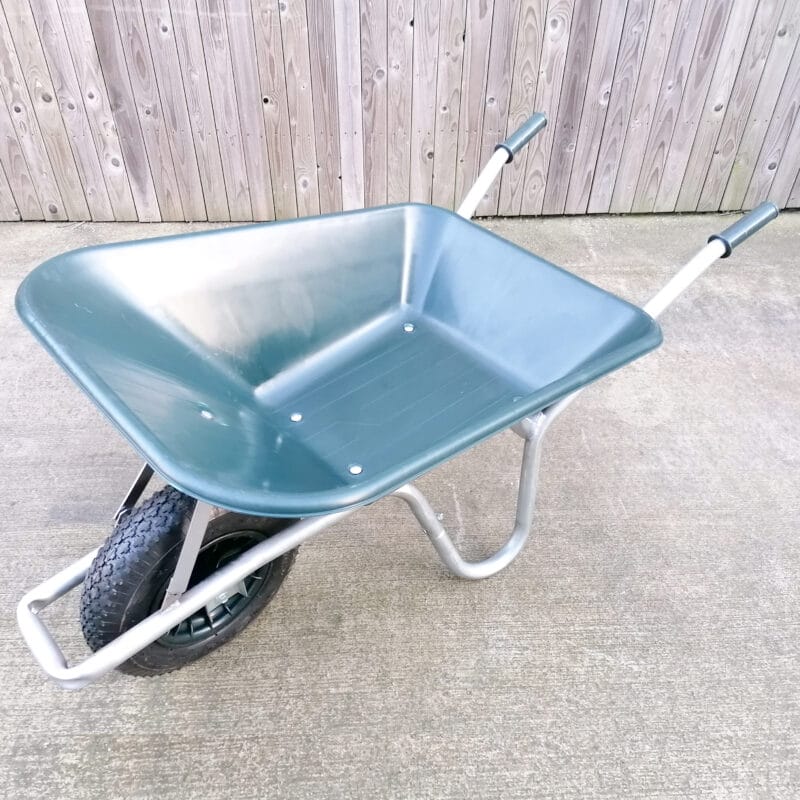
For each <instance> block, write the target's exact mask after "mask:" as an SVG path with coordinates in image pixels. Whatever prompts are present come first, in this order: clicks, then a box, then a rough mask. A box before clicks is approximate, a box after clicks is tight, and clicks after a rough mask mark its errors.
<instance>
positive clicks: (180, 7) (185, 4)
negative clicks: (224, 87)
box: [170, 0, 231, 222]
mask: <svg viewBox="0 0 800 800" xmlns="http://www.w3.org/2000/svg"><path fill="white" fill-rule="evenodd" d="M170 7H171V11H172V24H173V30H174V33H175V44H176V46H177V49H178V59H179V61H180V71H181V76H182V80H183V89H184V93H185V95H186V106H187V110H188V113H189V124H190V126H191V131H192V140H193V142H194V149H195V154H196V156H197V167H198V171H199V173H200V183H201V186H202V192H203V199H204V201H205V207H206V213H207V215H208V219H210V220H214V221H220V222H227V221H228V220H230V218H231V216H230V211H229V210H228V198H227V195H226V193H225V175H224V173H223V170H222V157H221V155H220V148H219V141H218V139H217V129H216V126H215V121H214V107H213V104H212V100H211V90H210V89H209V85H208V72H207V70H206V62H205V54H204V53H203V40H202V36H201V34H200V21H199V19H198V17H197V6H196V5H195V2H194V0H171V2H170Z"/></svg>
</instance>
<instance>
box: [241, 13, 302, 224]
mask: <svg viewBox="0 0 800 800" xmlns="http://www.w3.org/2000/svg"><path fill="white" fill-rule="evenodd" d="M252 11H253V24H254V26H255V40H256V55H257V58H258V74H259V86H260V90H261V95H262V97H261V106H262V109H263V114H264V128H265V134H266V138H267V147H268V148H269V152H270V174H271V176H272V189H273V197H274V201H275V216H276V217H277V218H278V219H292V218H294V217H296V216H297V192H296V191H295V165H294V154H293V152H292V139H293V137H292V123H291V120H290V115H289V97H288V93H287V90H286V80H287V77H286V74H285V72H284V61H285V54H284V49H283V37H282V35H281V20H280V10H279V8H278V3H277V2H276V0H254V2H253V8H252ZM301 172H302V170H301Z"/></svg>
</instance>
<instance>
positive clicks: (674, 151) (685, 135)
mask: <svg viewBox="0 0 800 800" xmlns="http://www.w3.org/2000/svg"><path fill="white" fill-rule="evenodd" d="M731 2H732V0H710V1H709V3H708V5H707V6H706V13H705V15H704V16H703V22H702V23H701V27H700V33H699V35H698V39H697V45H696V47H695V52H694V57H693V58H692V63H691V67H690V68H689V74H688V77H687V79H686V86H685V88H684V91H683V97H682V98H681V104H680V108H679V110H678V115H677V119H676V123H675V129H674V132H673V134H672V138H671V140H670V144H669V151H668V153H667V157H666V160H665V161H664V172H663V174H662V175H661V181H660V183H659V186H658V193H657V194H656V201H655V206H654V210H655V211H661V212H663V211H674V210H675V205H676V203H677V202H678V195H679V194H680V190H681V183H682V182H683V181H684V178H685V179H686V181H687V182H694V181H698V182H699V180H700V176H699V175H692V174H688V175H687V174H686V165H687V164H688V162H689V155H690V154H691V151H692V146H693V145H694V140H695V136H696V134H697V121H698V119H699V118H700V117H701V116H702V113H703V105H704V104H705V101H706V97H707V96H708V91H709V88H710V86H711V79H712V77H713V70H714V64H715V63H716V61H717V58H718V55H719V49H720V45H721V44H722V37H723V34H724V33H725V30H726V26H727V23H728V15H729V13H730V10H731ZM740 5H742V3H741V2H740Z"/></svg>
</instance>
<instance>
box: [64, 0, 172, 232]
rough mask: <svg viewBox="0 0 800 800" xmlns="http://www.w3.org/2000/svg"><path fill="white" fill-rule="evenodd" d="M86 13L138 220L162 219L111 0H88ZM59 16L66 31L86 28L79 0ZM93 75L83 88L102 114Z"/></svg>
mask: <svg viewBox="0 0 800 800" xmlns="http://www.w3.org/2000/svg"><path fill="white" fill-rule="evenodd" d="M86 15H87V18H88V20H89V23H90V28H91V34H92V38H93V39H94V42H95V44H96V46H97V54H98V58H99V62H100V65H101V74H102V76H103V77H104V79H105V88H106V89H107V90H108V104H109V109H110V110H111V112H112V114H113V125H114V127H115V128H116V129H117V131H119V144H120V147H121V150H122V155H123V157H124V160H125V161H124V163H125V168H126V171H127V173H128V178H129V180H130V186H131V192H132V194H133V199H134V202H135V204H136V212H137V215H138V218H139V221H140V222H158V221H160V220H161V208H160V206H159V197H158V194H157V192H156V187H155V180H154V178H153V173H152V172H151V170H150V163H149V160H148V158H147V150H146V147H145V142H144V135H143V133H142V128H141V126H140V124H139V109H138V108H137V105H136V98H135V96H134V94H133V87H132V85H131V82H130V78H129V75H128V67H127V64H126V58H125V53H124V51H123V49H122V43H121V41H120V33H119V29H118V27H117V18H116V15H115V13H114V7H113V6H112V4H111V3H110V2H102V1H101V0H88V2H87V4H86ZM62 19H63V20H64V24H65V26H66V28H67V29H68V30H73V31H78V32H81V31H83V30H85V19H84V18H83V15H82V8H81V5H80V0H70V2H69V3H68V5H67V7H66V9H64V8H62ZM87 35H88V31H87V32H86V34H85V35H83V36H81V37H80V39H79V41H83V42H84V43H86V44H85V45H84V46H88V42H87V38H86V36H87ZM76 40H78V39H76ZM73 55H74V54H73ZM94 78H95V76H94V75H92V74H90V75H89V82H88V83H87V84H86V88H85V91H86V100H87V101H89V102H91V103H94V102H97V103H98V106H99V108H100V113H102V106H103V101H102V99H101V95H100V94H99V93H100V88H101V87H100V84H99V83H97V82H96V81H95V80H94ZM96 83H97V85H96V86H95V84H96ZM110 141H111V143H112V144H111V145H109V146H113V139H110ZM112 164H113V157H112Z"/></svg>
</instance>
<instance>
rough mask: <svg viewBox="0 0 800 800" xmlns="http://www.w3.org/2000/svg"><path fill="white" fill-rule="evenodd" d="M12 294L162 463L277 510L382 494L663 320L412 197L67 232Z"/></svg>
mask: <svg viewBox="0 0 800 800" xmlns="http://www.w3.org/2000/svg"><path fill="white" fill-rule="evenodd" d="M17 308H18V311H19V314H20V316H21V317H22V319H23V320H24V321H25V322H26V324H27V325H28V326H29V327H30V328H31V330H32V331H33V332H34V333H35V334H36V335H37V336H38V337H39V339H40V340H41V341H42V342H43V344H44V345H45V346H46V347H47V348H48V349H49V350H50V352H51V353H52V355H53V356H54V357H55V359H56V360H57V361H58V362H59V363H60V364H61V365H62V366H63V367H64V368H65V369H66V370H67V372H68V373H69V374H70V375H71V376H72V377H73V378H74V379H75V380H76V381H77V382H78V384H79V385H80V386H81V387H82V388H83V389H84V390H85V391H86V392H87V393H88V394H89V395H90V396H91V397H92V399H93V400H94V401H95V403H97V405H98V406H99V407H100V408H101V409H102V410H103V411H105V413H106V414H107V415H108V416H109V418H110V419H111V420H113V422H114V423H115V424H116V425H117V426H118V427H119V429H120V430H121V431H122V432H123V433H124V434H125V435H126V436H127V438H128V439H129V440H130V442H131V443H132V444H133V445H134V447H136V449H137V450H138V451H139V452H140V453H141V455H142V457H143V458H144V459H146V460H147V461H148V462H149V463H150V464H151V465H152V466H153V467H154V468H155V469H156V470H157V471H158V472H159V473H160V474H161V475H162V476H163V477H164V478H165V479H166V480H168V481H169V482H170V483H172V484H173V485H175V486H177V487H178V488H179V489H181V490H182V491H185V492H187V493H188V494H190V495H192V496H194V497H197V498H199V499H201V500H205V501H207V502H210V503H213V504H216V505H220V506H224V507H226V508H230V509H234V510H237V511H241V512H245V513H254V514H263V515H267V516H289V517H300V516H308V515H312V514H322V513H325V512H329V511H332V510H335V509H341V508H346V507H349V506H354V505H359V504H363V503H368V502H371V501H373V500H375V499H377V498H379V497H381V496H383V495H384V494H386V493H387V492H389V491H391V490H392V489H394V488H396V487H398V486H400V485H402V484H403V483H405V482H407V481H409V480H410V479H412V478H414V477H416V476H417V475H419V474H421V473H423V472H426V471H427V470H429V469H431V468H432V467H434V466H436V465H437V464H439V463H441V462H442V461H444V460H446V459H448V458H450V457H452V456H454V455H455V454H457V453H458V452H460V451H462V450H464V449H465V448H467V447H469V446H470V445H473V444H475V443H476V442H478V441H480V440H481V439H483V438H485V437H487V436H489V435H491V434H493V433H495V432H497V431H500V430H502V429H504V428H507V427H508V426H509V425H512V424H513V423H514V422H516V421H518V420H520V419H521V418H522V417H524V416H527V415H529V414H531V413H533V412H536V411H539V410H540V409H542V408H544V407H546V406H548V405H550V404H551V403H553V402H554V401H555V400H557V399H558V398H560V397H562V396H563V395H565V394H567V393H569V392H571V391H573V390H574V389H577V388H579V387H580V386H583V385H584V384H586V383H588V382H590V381H592V380H594V379H596V378H598V377H600V376H601V375H603V374H605V373H607V372H609V371H610V370H612V369H615V368H616V367H619V366H621V365H622V364H624V363H626V362H628V361H630V360H631V359H633V358H635V357H636V356H639V355H641V354H643V353H644V352H646V351H648V350H650V349H652V348H654V347H656V346H657V345H658V344H659V343H660V341H661V332H660V329H659V327H658V325H657V324H656V323H655V321H654V320H653V319H651V318H650V317H649V316H648V315H647V314H645V313H644V312H643V311H641V310H640V309H638V308H636V307H635V306H632V305H630V304H629V303H626V302H624V301H623V300H620V299H619V298H617V297H615V296H613V295H611V294H609V293H607V292H605V291H603V290H601V289H599V288H597V287H595V286H593V285H591V284H589V283H587V282H585V281H583V280H581V279H580V278H577V277H575V276H574V275H571V274H569V273H568V272H565V271H564V270H561V269H559V268H558V267H556V266H554V265H552V264H550V263H548V262H546V261H543V260H542V259H540V258H537V257H536V256H534V255H532V254H530V253H528V252H526V251H524V250H522V249H520V248H518V247H516V246H515V245H513V244H510V243H509V242H507V241H505V240H503V239H501V238H499V237H497V236H495V235H493V234H491V233H489V232H487V231H486V230H484V229H482V228H480V227H479V226H477V225H475V224H473V223H471V222H467V221H466V220H463V219H461V218H460V217H458V216H456V215H455V214H453V213H451V212H449V211H444V210H442V209H438V208H433V207H430V206H421V205H404V206H389V207H385V208H378V209H370V210H367V211H358V212H352V213H345V214H334V215H329V216H325V217H317V218H313V219H303V220H295V221H291V222H278V223H269V224H263V225H253V226H246V227H239V228H228V229H224V230H215V231H210V232H204V233H193V234H186V235H181V236H172V237H168V238H162V239H148V240H144V241H135V242H127V243H123V244H116V245H104V246H99V247H90V248H86V249H83V250H76V251H73V252H70V253H65V254H64V255H60V256H58V257H56V258H53V259H51V260H50V261H47V262H45V263H44V264H42V265H41V266H40V267H38V268H37V269H36V270H34V271H33V272H32V273H31V275H29V276H28V278H27V279H26V280H25V281H24V283H23V284H22V286H21V287H20V290H19V292H18V294H17Z"/></svg>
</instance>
